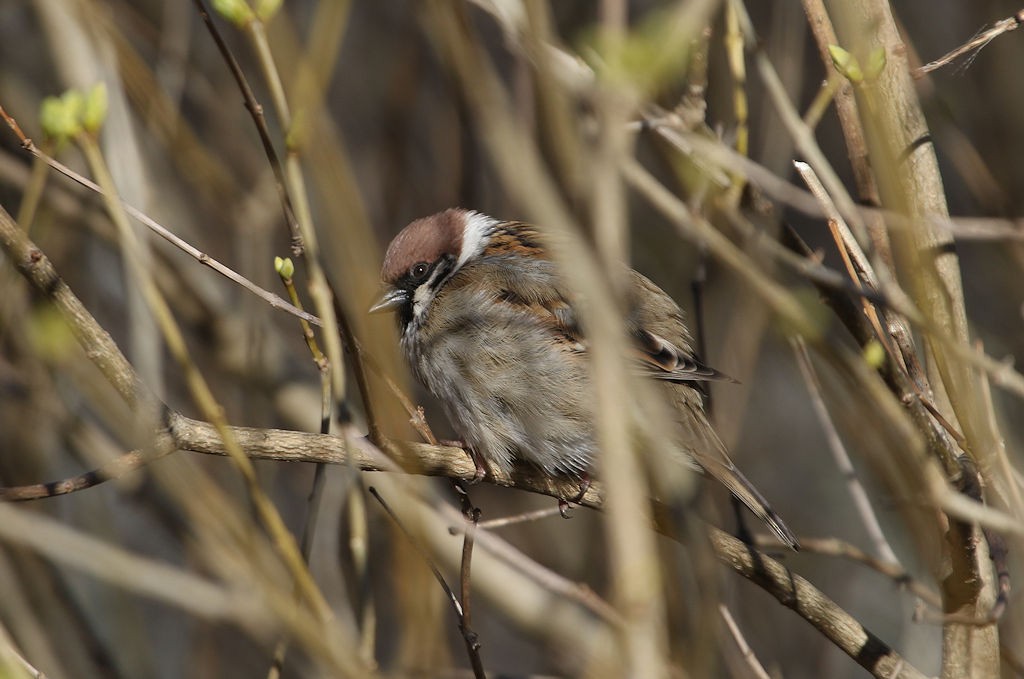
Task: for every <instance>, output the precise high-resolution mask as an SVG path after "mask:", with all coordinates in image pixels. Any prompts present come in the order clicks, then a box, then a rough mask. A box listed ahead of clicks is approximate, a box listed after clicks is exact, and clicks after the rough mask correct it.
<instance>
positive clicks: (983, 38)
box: [913, 9, 1024, 78]
mask: <svg viewBox="0 0 1024 679" xmlns="http://www.w3.org/2000/svg"><path fill="white" fill-rule="evenodd" d="M1021 22H1024V9H1022V10H1019V11H1018V12H1017V13H1016V14H1014V15H1013V16H1010V17H1007V18H1005V19H1002V20H1000V21H997V22H995V23H994V24H992V26H991V27H989V28H988V29H982V30H981V31H979V32H978V33H976V34H975V35H974V37H973V38H971V39H970V40H968V41H967V42H965V43H964V44H962V45H960V46H959V47H957V48H956V49H953V50H950V51H949V52H947V53H946V54H944V55H942V56H941V57H939V58H938V59H936V60H935V61H930V62H928V63H927V64H925V65H924V66H920V67H918V68H915V69H914V70H913V75H914V77H915V78H923V77H924V76H926V75H927V74H929V73H931V72H932V71H935V70H938V69H940V68H942V67H943V66H945V65H946V64H948V63H950V62H952V61H955V60H956V59H959V58H960V57H961V56H963V55H965V54H967V53H968V52H972V51H973V52H974V54H972V55H971V56H970V59H969V61H973V60H974V59H975V58H976V57H977V55H978V53H979V52H981V50H983V49H984V48H985V47H987V46H988V44H989V43H990V42H992V41H993V40H995V39H996V38H998V37H999V36H1001V35H1003V34H1005V33H1009V32H1010V31H1015V30H1017V28H1019V27H1020V25H1021ZM968 65H969V63H968Z"/></svg>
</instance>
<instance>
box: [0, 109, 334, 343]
mask: <svg viewBox="0 0 1024 679" xmlns="http://www.w3.org/2000/svg"><path fill="white" fill-rule="evenodd" d="M0 117H3V118H4V120H5V121H6V122H7V125H8V126H9V127H10V128H11V129H12V130H13V131H14V133H15V134H16V135H17V136H18V139H19V140H21V146H22V148H24V149H25V150H26V151H28V152H29V153H30V154H32V156H33V157H35V158H38V159H40V160H42V161H43V162H45V163H46V164H47V165H49V166H50V167H52V168H53V169H54V170H56V171H57V172H59V173H60V174H62V175H64V176H65V177H67V178H68V179H71V180H72V181H74V182H76V183H77V184H80V185H82V186H84V187H85V188H87V189H89V190H90V191H93V192H95V193H97V194H99V195H100V196H103V195H104V193H103V189H101V188H100V187H99V185H97V184H96V183H95V182H93V181H91V180H90V179H87V178H86V177H83V176H82V175H80V174H79V173H77V172H75V171H74V170H72V169H71V168H69V167H67V166H66V165H64V164H63V163H61V162H60V161H58V160H55V159H54V158H52V157H51V156H49V155H47V154H46V153H44V152H43V151H42V150H41V149H40V148H39V147H38V146H36V145H35V143H34V142H33V141H32V140H31V139H30V138H29V137H26V136H25V134H24V133H23V132H22V131H21V128H20V127H19V126H18V123H17V121H16V120H15V119H14V118H12V117H11V116H10V115H9V114H8V113H7V112H6V111H5V110H4V108H3V106H0ZM117 200H118V201H119V202H120V203H121V205H122V207H124V210H125V212H127V213H128V214H129V215H130V216H131V217H133V218H134V219H137V220H138V221H139V222H140V223H142V224H143V225H144V226H146V227H147V228H148V229H149V230H150V231H152V232H153V233H155V234H156V235H158V236H160V237H161V238H163V239H164V240H166V241H167V242H168V243H170V244H171V245H173V246H174V247H176V248H178V249H179V250H181V251H182V252H184V253H185V254H187V255H189V256H190V257H192V258H193V259H195V260H196V261H197V262H199V263H200V264H202V265H203V266H208V267H210V268H211V269H213V270H214V271H216V272H217V273H219V274H220V275H222V276H224V277H225V278H227V279H228V280H230V281H232V282H233V283H237V284H238V285H240V286H242V287H243V288H244V289H246V290H248V291H249V292H251V293H253V294H254V295H256V296H257V297H259V298H260V299H262V300H263V301H265V302H266V303H267V304H269V305H270V306H271V307H272V308H274V309H281V310H282V311H286V312H288V313H289V314H291V315H293V316H296V317H298V318H301V319H304V320H306V321H308V322H309V323H312V324H313V325H316V326H320V325H321V323H320V319H319V318H317V317H316V316H314V315H312V314H310V313H307V312H305V311H302V310H300V309H297V308H295V307H294V306H293V305H291V304H289V303H288V302H287V301H285V300H284V299H283V298H282V297H280V296H279V295H275V294H274V293H272V292H270V291H269V290H265V289H263V288H261V287H260V286H258V285H256V284H255V283H253V282H252V281H250V280H249V279H248V278H246V277H245V276H243V275H241V274H239V273H238V272H236V271H234V270H233V269H231V268H229V267H227V266H225V265H224V264H222V263H221V262H219V261H217V260H216V259H214V258H213V257H211V256H210V255H208V254H206V253H205V252H202V251H201V250H199V249H198V248H196V247H195V246H193V245H192V244H190V243H188V242H187V241H185V240H183V239H181V238H180V237H179V236H177V235H175V234H174V233H173V232H171V231H170V230H168V229H167V228H166V227H164V226H163V225H161V224H159V223H158V222H157V221H156V220H154V219H152V218H151V217H149V216H148V215H147V214H146V213H144V212H143V211H142V210H139V209H138V208H137V207H135V206H134V205H131V204H130V203H128V202H127V201H125V200H122V199H121V198H117Z"/></svg>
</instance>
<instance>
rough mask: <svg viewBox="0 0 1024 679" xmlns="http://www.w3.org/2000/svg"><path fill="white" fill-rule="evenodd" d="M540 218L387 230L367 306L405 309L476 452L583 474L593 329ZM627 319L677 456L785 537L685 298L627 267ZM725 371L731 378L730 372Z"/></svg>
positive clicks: (443, 219)
mask: <svg viewBox="0 0 1024 679" xmlns="http://www.w3.org/2000/svg"><path fill="white" fill-rule="evenodd" d="M543 239H544V237H543V232H542V231H541V230H540V229H538V228H537V227H535V226H532V225H529V224H525V223H522V222H516V221H502V220H498V219H495V218H493V217H489V216H487V215H485V214H481V213H480V212H474V211H470V210H463V209H448V210H445V211H443V212H439V213H437V214H435V215H431V216H429V217H424V218H422V219H417V220H416V221H414V222H412V223H410V224H409V225H408V226H406V227H405V228H404V229H402V231H401V232H399V234H398V235H397V236H395V238H394V240H392V241H391V244H390V245H389V246H388V248H387V252H386V254H385V256H384V264H383V267H382V269H381V278H382V280H383V284H384V288H385V290H384V294H383V296H382V297H381V298H380V300H379V301H378V302H377V303H376V304H375V305H374V306H373V307H372V308H371V309H370V311H371V312H381V311H394V312H395V313H396V314H397V319H398V327H399V332H400V337H401V346H402V350H403V352H404V354H405V356H406V358H407V359H408V362H409V364H410V366H411V367H412V371H413V372H414V374H415V375H416V377H417V378H418V379H419V380H420V382H422V383H423V385H424V386H426V388H427V389H428V390H429V391H430V392H431V393H432V394H433V395H434V396H435V397H437V399H438V400H439V401H440V402H441V404H442V407H443V408H444V410H445V413H446V414H447V416H448V418H449V420H450V421H451V423H452V425H453V427H454V428H455V430H456V431H457V432H458V433H459V435H460V436H462V438H463V440H464V441H465V443H466V444H467V446H468V448H469V450H470V452H471V454H472V455H473V456H474V460H475V461H476V463H477V468H478V470H479V471H480V472H481V475H482V474H483V466H482V464H481V463H484V464H486V465H489V466H490V467H491V468H495V469H499V470H502V471H505V472H509V471H511V470H512V468H513V467H514V466H515V465H516V464H517V463H520V462H526V463H529V464H532V465H533V466H535V467H537V468H539V469H540V470H542V472H544V473H545V474H548V475H552V476H560V477H570V478H573V479H575V480H577V481H580V482H581V483H582V484H584V485H583V487H584V488H585V487H586V485H585V484H587V483H589V479H590V474H591V473H592V472H593V471H594V470H593V467H594V463H595V460H596V456H597V443H596V438H595V425H594V418H593V402H592V401H593V397H592V394H593V391H592V389H591V387H590V376H589V359H588V343H587V337H586V333H585V332H584V329H583V328H582V327H581V324H580V320H579V318H578V316H577V312H576V308H575V305H574V296H573V294H572V293H571V291H570V289H569V287H568V286H567V284H566V283H565V281H564V279H563V277H562V275H560V273H559V267H558V265H557V264H556V262H555V261H554V260H553V259H552V258H551V257H550V256H549V253H548V252H547V251H546V249H545V247H544V245H543ZM625 296H626V303H627V304H626V306H625V308H626V309H628V310H629V311H628V312H627V314H626V318H625V319H624V320H625V328H626V331H627V333H628V336H629V339H630V341H631V344H632V346H631V355H630V356H629V357H626V358H624V360H629V361H632V363H633V365H634V366H635V368H637V369H638V370H639V371H640V372H642V373H643V374H644V375H645V376H647V377H649V378H651V379H652V380H653V381H655V382H656V383H657V384H656V386H657V387H658V388H659V389H661V391H660V394H659V395H663V396H664V399H665V402H666V403H667V404H668V405H669V406H670V408H671V410H670V412H672V413H673V414H674V418H675V420H676V422H675V425H676V426H675V427H674V433H675V434H676V436H677V438H678V439H679V442H678V445H677V446H676V448H678V449H679V450H680V451H681V452H680V457H681V462H683V463H684V464H686V465H688V466H690V467H693V468H695V469H697V470H698V471H701V472H704V473H707V474H708V475H710V476H712V477H713V478H715V479H716V480H717V481H719V482H720V483H721V484H722V485H724V486H725V487H726V488H727V489H728V490H729V491H730V492H731V493H732V494H733V495H734V496H735V497H736V498H737V499H739V500H740V501H741V502H742V503H743V504H744V505H746V506H747V507H748V508H749V509H750V510H751V511H752V512H753V513H754V514H755V515H756V516H757V517H758V518H759V519H761V520H762V521H763V522H764V523H765V524H767V525H768V526H769V527H770V528H771V529H772V530H773V531H774V532H775V534H776V535H778V536H779V538H781V539H782V540H783V542H785V543H786V544H788V545H789V546H790V547H792V548H794V549H797V548H798V543H797V539H796V537H795V536H794V534H793V533H792V531H790V529H789V528H788V527H787V526H786V524H785V523H784V522H783V521H782V519H780V518H779V516H778V515H777V514H776V513H775V512H774V511H773V510H772V509H771V507H770V506H769V505H768V503H767V502H766V501H765V499H764V497H763V496H762V495H761V493H760V492H758V490H757V489H756V488H755V487H754V486H753V485H752V484H751V483H750V482H749V481H748V480H747V479H746V477H744V476H743V474H741V473H740V471H739V470H738V469H737V468H736V466H735V465H734V464H733V462H732V460H730V459H729V455H728V453H727V452H726V449H725V445H724V444H723V443H722V441H721V439H719V437H718V435H717V434H715V431H714V429H713V428H712V427H711V424H710V423H709V422H708V419H707V416H706V415H705V412H704V405H703V397H702V394H701V392H700V391H699V383H700V382H702V381H706V380H714V379H723V378H724V376H723V375H722V374H721V373H719V372H717V371H715V370H713V369H711V368H709V367H707V366H705V365H704V364H703V363H701V362H700V361H699V360H698V359H697V358H696V357H695V355H694V351H693V348H692V340H691V337H690V333H689V331H688V330H687V327H686V323H685V320H684V317H683V312H682V310H681V309H680V308H679V305H677V304H676V303H675V301H673V300H672V298H671V297H669V295H668V294H667V293H665V292H664V291H663V290H662V289H661V288H659V287H658V286H657V285H655V284H654V283H652V282H651V281H650V280H649V279H647V278H646V277H644V276H643V275H641V274H639V273H637V272H636V271H634V270H632V269H628V271H627V273H626V295H625ZM725 379H729V378H725Z"/></svg>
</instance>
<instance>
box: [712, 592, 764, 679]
mask: <svg viewBox="0 0 1024 679" xmlns="http://www.w3.org/2000/svg"><path fill="white" fill-rule="evenodd" d="M718 612H719V613H721V615H722V619H723V620H725V626H726V628H727V629H728V630H729V634H731V635H732V638H733V641H735V642H736V647H737V648H738V649H739V652H740V655H741V656H743V659H744V660H745V661H746V663H747V667H749V668H750V671H751V672H753V674H754V676H755V677H757V679H771V677H770V675H769V674H768V672H766V671H765V669H764V665H762V664H761V661H760V660H758V659H757V654H756V653H754V649H752V648H750V644H748V643H747V640H746V639H745V638H743V632H741V631H740V626H739V625H737V624H736V621H735V620H734V619H733V617H732V613H730V612H729V609H728V608H727V607H726V605H725V604H718Z"/></svg>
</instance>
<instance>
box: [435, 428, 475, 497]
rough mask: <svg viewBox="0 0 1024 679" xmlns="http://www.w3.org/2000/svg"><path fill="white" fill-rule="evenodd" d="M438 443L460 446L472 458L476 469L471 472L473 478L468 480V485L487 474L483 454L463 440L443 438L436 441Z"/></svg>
mask: <svg viewBox="0 0 1024 679" xmlns="http://www.w3.org/2000/svg"><path fill="white" fill-rule="evenodd" d="M438 443H440V444H441V445H442V446H448V447H449V448H462V449H463V450H464V451H466V454H467V455H469V459H471V460H473V466H474V467H476V471H475V472H474V473H473V478H472V479H470V480H469V485H471V486H475V485H476V484H478V483H480V482H481V481H483V480H484V477H485V476H487V464H486V463H485V462H484V458H483V456H482V455H480V453H478V452H477V451H476V450H475V449H473V448H472V447H470V446H468V445H466V442H465V441H459V440H450V439H445V440H443V441H438Z"/></svg>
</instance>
